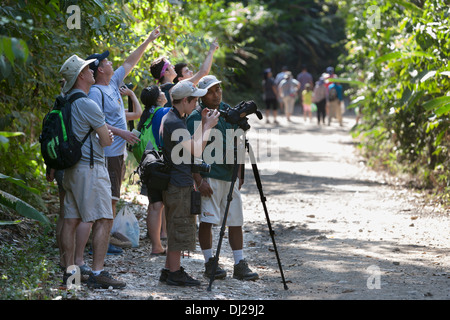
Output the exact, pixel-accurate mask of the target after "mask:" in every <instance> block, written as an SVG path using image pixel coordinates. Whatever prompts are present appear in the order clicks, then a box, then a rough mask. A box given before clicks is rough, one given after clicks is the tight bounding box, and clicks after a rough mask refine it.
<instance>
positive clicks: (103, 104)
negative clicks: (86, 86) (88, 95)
mask: <svg viewBox="0 0 450 320" xmlns="http://www.w3.org/2000/svg"><path fill="white" fill-rule="evenodd" d="M92 87H93V88H97V89H98V91H100V93H101V95H102V111H103V113H105V96H104V95H103V91H102V89H100V87H98V86H96V85H93V86H92Z"/></svg>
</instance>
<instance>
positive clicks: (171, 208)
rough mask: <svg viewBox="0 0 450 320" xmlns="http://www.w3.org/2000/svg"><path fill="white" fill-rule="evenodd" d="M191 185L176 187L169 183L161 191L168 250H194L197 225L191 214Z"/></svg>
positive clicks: (194, 217)
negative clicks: (165, 188) (164, 189)
mask: <svg viewBox="0 0 450 320" xmlns="http://www.w3.org/2000/svg"><path fill="white" fill-rule="evenodd" d="M192 190H193V186H188V187H176V186H174V185H172V184H169V187H168V188H167V190H166V191H163V202H164V207H165V212H166V224H167V250H168V251H188V250H189V251H194V250H195V244H196V232H197V227H196V224H195V221H196V216H195V215H193V214H191V192H192Z"/></svg>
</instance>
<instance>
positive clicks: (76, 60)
mask: <svg viewBox="0 0 450 320" xmlns="http://www.w3.org/2000/svg"><path fill="white" fill-rule="evenodd" d="M94 61H95V59H90V60H83V59H81V58H80V57H78V56H77V55H76V54H74V55H73V56H71V57H70V58H69V59H67V60H66V62H64V64H63V65H62V67H61V69H60V70H59V73H61V74H62V76H63V77H64V80H66V83H65V84H64V87H63V89H62V92H63V93H67V92H69V90H70V89H72V87H73V85H74V84H75V81H76V80H77V77H78V75H79V74H80V72H81V70H83V69H84V67H86V66H87V65H89V64H90V63H92V62H94Z"/></svg>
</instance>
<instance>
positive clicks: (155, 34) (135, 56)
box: [123, 26, 160, 77]
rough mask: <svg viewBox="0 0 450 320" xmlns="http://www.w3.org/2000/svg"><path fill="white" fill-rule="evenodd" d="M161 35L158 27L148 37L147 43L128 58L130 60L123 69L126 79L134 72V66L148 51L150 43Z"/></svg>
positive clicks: (127, 60)
mask: <svg viewBox="0 0 450 320" xmlns="http://www.w3.org/2000/svg"><path fill="white" fill-rule="evenodd" d="M159 35H160V32H159V26H158V27H156V29H155V30H153V31H152V32H151V33H150V35H149V36H148V37H147V39H145V41H144V42H143V43H142V44H141V45H140V46H139V47H138V48H137V49H136V50H134V51H133V52H132V53H131V54H130V55H129V56H128V58H127V59H126V60H125V62H124V63H123V67H124V69H125V77H126V76H127V75H128V74H129V73H130V72H131V70H133V68H134V66H135V65H136V64H137V63H138V61H139V60H140V59H141V57H142V55H143V54H144V52H145V50H146V49H147V47H148V45H149V44H150V42H153V40H155V39H156V38H158V37H159Z"/></svg>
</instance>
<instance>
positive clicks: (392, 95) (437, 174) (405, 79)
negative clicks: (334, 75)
mask: <svg viewBox="0 0 450 320" xmlns="http://www.w3.org/2000/svg"><path fill="white" fill-rule="evenodd" d="M344 8H347V9H344ZM342 9H343V12H342V15H344V16H346V18H347V30H348V31H347V32H348V35H347V37H348V38H349V39H350V40H349V41H348V43H347V45H346V48H347V51H348V52H349V54H348V55H347V56H346V57H342V60H341V61H342V66H343V68H345V73H344V74H343V75H342V76H343V77H346V78H351V79H354V80H358V81H361V82H364V83H365V86H360V87H353V88H352V89H350V90H349V92H348V93H349V94H351V95H353V97H355V106H357V107H359V108H360V109H361V111H362V116H363V121H362V124H361V125H360V126H359V132H362V133H364V136H365V138H364V144H365V147H366V148H365V150H366V151H367V152H368V154H369V155H370V156H374V157H376V156H380V155H384V160H383V161H382V162H383V163H384V164H386V165H387V166H388V167H389V166H390V167H391V168H393V167H395V165H396V163H400V164H403V167H404V168H406V171H407V172H409V173H412V174H414V175H416V176H417V177H418V178H419V179H418V180H422V181H423V182H424V184H423V186H435V187H438V188H439V189H440V191H447V192H448V191H449V189H450V188H449V186H450V173H449V169H448V168H449V164H450V160H449V147H450V143H449V136H450V135H449V131H448V129H449V116H450V99H449V96H448V92H449V89H450V79H449V76H450V66H449V65H448V56H449V54H450V40H449V34H450V33H449V17H450V10H449V7H448V5H447V4H446V3H445V1H442V0H427V1H421V2H415V1H413V2H407V1H363V2H361V1H359V0H354V1H349V2H348V3H346V6H345V7H344V6H342ZM377 12H378V14H379V16H378V19H377V17H376V13H377ZM380 148H381V150H386V151H385V152H384V151H382V152H379V150H380ZM386 148H389V149H386ZM377 150H378V151H377ZM377 152H379V153H378V155H377V154H376V153H377Z"/></svg>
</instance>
